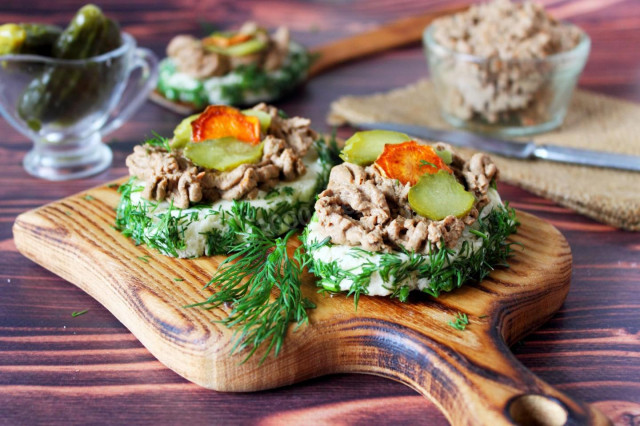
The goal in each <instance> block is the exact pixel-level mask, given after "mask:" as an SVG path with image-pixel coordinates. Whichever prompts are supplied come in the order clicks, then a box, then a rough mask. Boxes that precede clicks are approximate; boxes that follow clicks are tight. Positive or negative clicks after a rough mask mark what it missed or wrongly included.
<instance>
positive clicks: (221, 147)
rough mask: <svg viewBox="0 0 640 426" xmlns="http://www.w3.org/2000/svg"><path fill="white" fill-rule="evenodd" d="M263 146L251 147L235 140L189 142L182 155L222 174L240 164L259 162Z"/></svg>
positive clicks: (261, 144)
mask: <svg viewBox="0 0 640 426" xmlns="http://www.w3.org/2000/svg"><path fill="white" fill-rule="evenodd" d="M263 145H264V143H260V144H258V145H251V144H249V143H246V142H242V141H239V140H238V139H236V138H220V139H209V140H206V141H202V142H191V141H189V142H188V143H187V144H186V146H185V148H184V155H185V157H187V158H188V159H190V160H191V161H193V162H194V163H195V164H197V165H198V166H201V167H206V168H207V169H216V170H220V171H221V172H224V171H227V170H231V169H234V168H236V167H238V166H239V165H241V164H249V163H257V162H259V161H260V159H262V147H263Z"/></svg>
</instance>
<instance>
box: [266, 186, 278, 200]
mask: <svg viewBox="0 0 640 426" xmlns="http://www.w3.org/2000/svg"><path fill="white" fill-rule="evenodd" d="M278 195H280V189H278V188H272V189H271V190H270V191H269V192H267V193H266V194H265V196H264V198H265V200H269V199H271V198H274V197H277V196H278Z"/></svg>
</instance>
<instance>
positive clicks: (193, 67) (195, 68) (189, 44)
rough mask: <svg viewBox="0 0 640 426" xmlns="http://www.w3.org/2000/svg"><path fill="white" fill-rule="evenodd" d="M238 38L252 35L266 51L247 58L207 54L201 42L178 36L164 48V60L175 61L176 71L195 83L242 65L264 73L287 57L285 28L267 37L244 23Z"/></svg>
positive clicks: (250, 23)
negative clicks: (262, 42)
mask: <svg viewBox="0 0 640 426" xmlns="http://www.w3.org/2000/svg"><path fill="white" fill-rule="evenodd" d="M238 34H251V35H254V34H255V37H256V38H257V39H259V40H261V41H264V42H265V43H266V44H267V47H266V48H264V49H262V50H260V51H258V52H256V53H252V54H248V55H242V56H227V55H223V54H220V53H216V52H212V51H210V50H207V49H206V48H205V46H204V45H203V43H202V40H199V39H197V38H195V37H192V36H189V35H177V36H175V37H174V38H173V39H172V40H171V41H170V42H169V45H168V46H167V56H168V57H170V58H171V59H173V60H174V63H175V64H176V67H177V68H178V71H180V72H182V73H185V74H187V75H190V76H191V77H194V78H198V79H205V78H209V77H218V76H221V75H225V74H227V73H228V72H230V71H231V70H233V69H235V68H237V67H239V66H242V65H250V64H256V65H258V66H259V67H260V68H261V69H263V70H265V71H267V72H269V71H274V70H276V69H278V68H280V67H282V64H283V63H284V62H285V60H286V58H287V55H288V54H289V42H290V35H289V30H288V29H287V28H285V27H280V28H278V29H277V30H276V31H275V32H274V33H273V34H272V35H269V34H267V33H266V32H262V31H258V26H257V25H256V24H255V23H253V22H247V23H245V24H244V25H243V26H242V27H241V28H240V30H239V31H238Z"/></svg>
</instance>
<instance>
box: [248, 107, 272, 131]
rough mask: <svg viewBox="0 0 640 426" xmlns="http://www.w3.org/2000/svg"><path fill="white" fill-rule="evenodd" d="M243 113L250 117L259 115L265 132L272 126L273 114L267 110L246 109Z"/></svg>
mask: <svg viewBox="0 0 640 426" xmlns="http://www.w3.org/2000/svg"><path fill="white" fill-rule="evenodd" d="M242 113H243V114H244V115H248V116H250V117H258V120H260V129H261V130H262V131H263V132H266V131H267V130H269V127H270V126H271V116H270V115H269V114H267V113H266V112H264V111H258V110H256V109H245V110H243V111H242Z"/></svg>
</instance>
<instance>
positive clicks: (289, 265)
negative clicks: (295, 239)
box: [190, 209, 315, 362]
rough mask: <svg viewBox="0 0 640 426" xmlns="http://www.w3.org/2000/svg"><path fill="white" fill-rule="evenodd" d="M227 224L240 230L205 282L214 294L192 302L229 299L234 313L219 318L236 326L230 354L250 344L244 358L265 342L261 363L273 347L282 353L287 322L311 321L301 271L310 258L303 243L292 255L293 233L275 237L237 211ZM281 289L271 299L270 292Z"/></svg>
mask: <svg viewBox="0 0 640 426" xmlns="http://www.w3.org/2000/svg"><path fill="white" fill-rule="evenodd" d="M228 224H229V226H230V228H231V229H233V230H234V231H235V232H236V235H237V236H238V239H239V240H240V241H241V242H240V243H238V244H236V245H235V246H233V247H232V248H231V250H230V252H232V253H233V254H232V255H231V256H229V257H228V258H227V259H226V260H225V261H224V262H223V263H222V264H221V265H220V268H219V269H218V272H217V273H216V275H215V276H214V277H213V278H212V279H211V281H209V283H208V284H207V285H206V287H205V288H207V287H213V288H214V289H215V293H213V294H212V295H211V296H210V297H209V298H208V299H207V300H206V301H204V302H201V303H197V304H194V305H190V307H192V306H205V305H207V306H206V309H213V308H217V307H219V306H221V305H223V304H227V303H231V312H230V313H229V315H228V316H227V317H226V318H225V319H223V320H222V321H221V323H222V324H224V325H226V326H228V327H236V331H235V334H234V340H235V343H234V346H233V348H232V351H231V352H232V353H235V352H236V351H242V350H244V349H246V348H249V352H248V354H247V355H246V357H245V359H244V361H246V360H247V359H249V358H250V357H251V356H252V355H253V354H254V353H255V351H256V350H257V349H258V348H259V347H260V346H262V345H263V344H267V347H266V350H265V353H264V355H263V356H262V358H261V362H262V361H264V360H265V359H266V357H267V356H268V355H269V353H270V352H271V351H273V353H274V354H275V355H278V353H279V352H280V350H281V349H282V344H283V341H284V338H285V336H286V333H287V330H288V327H289V323H291V322H295V323H297V324H298V326H300V325H302V324H305V323H308V320H309V317H308V315H307V309H310V308H314V307H315V306H314V305H313V303H311V302H310V301H309V300H308V299H306V298H304V297H303V296H302V291H301V289H300V285H301V282H302V273H303V270H304V268H306V267H307V266H308V263H309V261H310V259H309V258H308V256H306V255H305V254H304V253H303V252H302V250H301V247H299V248H298V249H297V250H295V252H294V254H293V256H290V255H289V253H288V252H287V243H288V242H289V240H290V239H291V237H292V236H293V234H294V233H295V230H291V231H289V232H288V233H287V234H286V235H285V236H284V237H279V238H273V237H272V236H270V235H269V234H266V233H265V232H264V231H263V230H262V229H261V228H260V227H259V226H256V225H255V224H254V223H252V222H251V221H250V220H247V218H246V217H244V216H240V215H238V210H237V209H236V210H233V211H232V215H230V217H228ZM274 290H277V292H276V296H275V297H273V298H272V292H273V291H274Z"/></svg>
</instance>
